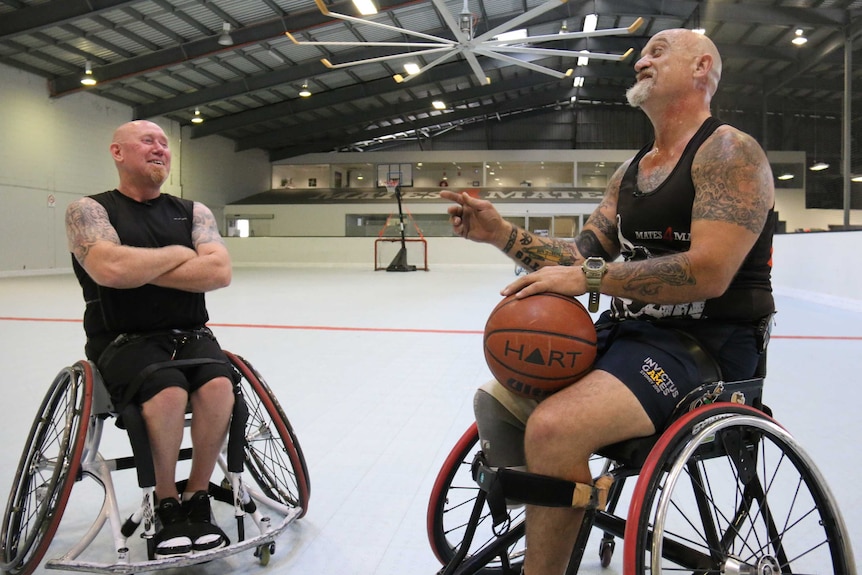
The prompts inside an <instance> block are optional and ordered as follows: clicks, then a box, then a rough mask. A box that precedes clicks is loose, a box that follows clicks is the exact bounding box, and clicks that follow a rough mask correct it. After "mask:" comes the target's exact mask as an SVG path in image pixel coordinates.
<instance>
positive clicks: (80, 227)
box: [66, 199, 120, 265]
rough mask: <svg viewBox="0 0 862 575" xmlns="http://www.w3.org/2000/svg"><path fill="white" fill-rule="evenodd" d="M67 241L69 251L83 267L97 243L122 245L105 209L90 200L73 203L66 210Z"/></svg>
mask: <svg viewBox="0 0 862 575" xmlns="http://www.w3.org/2000/svg"><path fill="white" fill-rule="evenodd" d="M66 239H67V241H68V244H69V251H70V252H72V254H73V255H74V256H75V259H76V260H78V263H80V264H81V265H83V264H84V260H85V259H87V254H89V253H90V248H92V247H93V245H95V244H96V242H100V241H105V242H110V243H112V244H116V245H120V237H119V236H118V235H117V230H115V229H114V226H112V225H111V221H110V219H108V213H107V212H106V211H105V208H103V207H102V206H101V205H100V204H98V203H96V202H95V201H93V200H88V199H83V200H79V201H77V202H73V203H72V204H70V205H69V208H68V209H67V210H66Z"/></svg>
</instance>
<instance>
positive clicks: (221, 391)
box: [192, 377, 234, 408]
mask: <svg viewBox="0 0 862 575" xmlns="http://www.w3.org/2000/svg"><path fill="white" fill-rule="evenodd" d="M196 401H203V402H206V403H207V404H208V405H219V406H222V407H225V408H228V407H231V408H232V407H233V402H234V391H233V382H232V381H231V380H229V379H228V378H226V377H216V378H215V379H211V380H210V381H208V382H206V383H205V384H204V385H202V386H201V387H200V388H198V390H197V391H196V392H195V393H193V394H192V402H193V403H194V402H196Z"/></svg>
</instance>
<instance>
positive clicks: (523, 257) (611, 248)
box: [502, 162, 628, 271]
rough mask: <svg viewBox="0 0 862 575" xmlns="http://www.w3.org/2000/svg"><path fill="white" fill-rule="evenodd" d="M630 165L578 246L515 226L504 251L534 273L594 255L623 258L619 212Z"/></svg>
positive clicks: (587, 225)
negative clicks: (618, 203)
mask: <svg viewBox="0 0 862 575" xmlns="http://www.w3.org/2000/svg"><path fill="white" fill-rule="evenodd" d="M627 166H628V162H626V163H624V164H623V165H622V166H620V168H619V169H617V171H616V173H614V175H613V177H612V178H611V181H610V182H609V183H608V188H607V190H605V195H604V197H603V199H602V201H601V203H600V204H599V205H598V207H596V209H595V210H594V211H593V213H592V215H590V217H589V219H587V222H586V223H585V224H584V229H583V230H582V231H581V233H579V234H578V236H577V237H576V238H575V241H574V243H572V242H569V241H565V240H560V239H556V238H546V237H541V236H536V235H533V234H532V233H530V232H528V231H527V230H523V229H521V228H516V227H514V226H513V228H512V231H511V233H510V237H509V241H508V243H507V244H506V245H505V246H504V247H503V248H502V249H503V252H504V253H505V254H506V255H508V256H509V257H510V258H512V259H513V260H515V261H516V262H517V263H518V264H520V265H522V266H524V267H525V268H528V269H531V270H534V271H535V270H537V269H539V268H542V267H545V266H553V265H561V266H573V265H580V264H582V263H583V261H584V260H585V259H586V258H588V257H590V256H598V257H601V258H604V259H605V260H606V261H611V260H613V259H614V258H616V256H618V255H619V240H618V237H617V226H616V223H615V222H616V212H617V197H618V196H619V187H620V181H621V180H622V176H623V174H624V173H625V170H626V167H627Z"/></svg>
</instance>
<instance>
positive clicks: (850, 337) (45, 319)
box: [0, 316, 862, 341]
mask: <svg viewBox="0 0 862 575" xmlns="http://www.w3.org/2000/svg"><path fill="white" fill-rule="evenodd" d="M0 321H35V322H47V323H81V322H82V320H80V319H69V318H49V317H3V316H0ZM207 325H209V326H210V327H237V328H251V329H292V330H306V331H363V332H378V333H442V334H462V335H481V334H482V333H483V332H482V331H481V330H471V329H419V328H399V327H343V326H342V327H339V326H326V325H280V324H269V323H209V324H207ZM772 339H801V340H830V341H836V340H837V341H862V336H859V335H773V336H772Z"/></svg>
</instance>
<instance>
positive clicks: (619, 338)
mask: <svg viewBox="0 0 862 575" xmlns="http://www.w3.org/2000/svg"><path fill="white" fill-rule="evenodd" d="M596 325H597V331H598V346H597V348H598V353H597V359H596V362H595V366H594V367H595V368H596V369H601V370H602V371H606V372H608V373H610V374H612V375H614V376H615V377H616V378H617V379H619V380H620V381H622V382H623V383H624V384H625V385H626V386H627V387H628V388H629V389H630V390H631V391H632V393H634V394H635V396H636V397H637V398H638V400H639V401H640V402H641V404H642V405H643V408H644V410H645V411H646V413H647V415H649V417H650V419H651V420H652V422H653V424H654V425H655V427H656V430H661V429H664V427H665V425H666V424H667V420H668V418H669V417H670V416H671V414H672V413H673V410H674V408H675V407H676V406H677V404H678V403H679V402H680V401H682V399H683V398H684V397H685V396H686V394H688V393H689V392H690V391H692V390H693V389H695V388H696V387H698V386H699V385H700V384H702V383H706V382H705V381H704V379H709V378H706V377H705V376H704V374H703V373H702V372H701V369H700V367H699V365H700V364H699V361H698V359H697V358H695V357H694V355H693V354H692V352H691V349H690V347H689V345H688V344H687V342H686V338H685V337H684V336H681V335H680V334H679V333H678V331H677V330H679V331H683V332H685V333H687V334H690V335H691V336H693V337H694V338H695V339H696V340H697V341H698V342H700V344H701V347H702V348H703V349H704V351H706V352H707V353H708V354H709V356H711V357H712V358H713V359H714V360H715V361H716V362H717V363H718V365H719V367H720V368H721V376H722V379H723V380H724V381H735V380H740V379H747V378H750V377H752V375H753V374H754V371H755V369H756V367H757V362H758V360H759V353H758V347H757V343H756V327H755V326H754V325H750V324H740V323H725V322H718V321H714V320H661V321H640V320H624V321H613V320H609V318H608V317H607V312H606V314H605V315H603V316H602V317H601V318H600V319H599V321H598V322H597V324H596Z"/></svg>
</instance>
